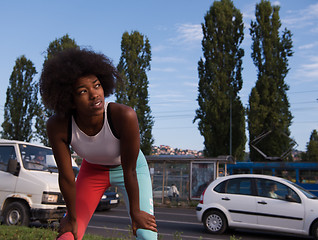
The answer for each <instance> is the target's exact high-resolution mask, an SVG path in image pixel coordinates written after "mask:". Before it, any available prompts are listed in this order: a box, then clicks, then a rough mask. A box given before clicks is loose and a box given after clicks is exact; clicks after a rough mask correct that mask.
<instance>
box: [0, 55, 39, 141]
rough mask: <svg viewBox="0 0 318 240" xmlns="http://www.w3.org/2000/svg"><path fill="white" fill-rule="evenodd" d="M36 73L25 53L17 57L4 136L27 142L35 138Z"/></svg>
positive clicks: (11, 80) (3, 126) (11, 78)
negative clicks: (33, 121) (34, 80)
mask: <svg viewBox="0 0 318 240" xmlns="http://www.w3.org/2000/svg"><path fill="white" fill-rule="evenodd" d="M36 73H37V72H36V69H35V67H34V65H33V63H32V62H31V61H30V60H28V59H27V58H26V57H25V56H24V55H22V56H21V57H19V58H17V60H16V62H15V66H14V67H13V71H12V73H11V76H10V80H9V86H8V88H7V92H6V103H5V106H4V122H3V123H2V125H1V126H2V129H3V130H2V132H1V135H2V138H5V139H11V140H20V141H27V142H29V141H31V139H32V138H33V135H34V134H33V131H32V120H33V118H34V116H35V114H36V111H37V108H38V105H37V104H38V103H37V100H38V98H37V95H38V87H37V84H36V83H34V82H33V78H34V75H35V74H36Z"/></svg>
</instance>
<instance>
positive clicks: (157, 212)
mask: <svg viewBox="0 0 318 240" xmlns="http://www.w3.org/2000/svg"><path fill="white" fill-rule="evenodd" d="M116 211H120V212H127V210H126V209H120V208H117V209H116ZM156 214H166V215H174V216H175V215H180V216H189V217H193V216H196V213H195V210H194V211H193V214H188V213H169V212H160V211H158V210H156V209H155V215H156Z"/></svg>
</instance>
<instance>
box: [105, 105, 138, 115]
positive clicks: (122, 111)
mask: <svg viewBox="0 0 318 240" xmlns="http://www.w3.org/2000/svg"><path fill="white" fill-rule="evenodd" d="M108 106H109V108H110V110H111V112H112V116H113V117H114V118H121V119H122V118H125V119H126V118H131V117H135V116H136V112H135V111H134V109H132V108H131V107H129V106H127V105H124V104H121V103H114V102H110V103H109V104H108Z"/></svg>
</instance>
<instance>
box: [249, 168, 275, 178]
mask: <svg viewBox="0 0 318 240" xmlns="http://www.w3.org/2000/svg"><path fill="white" fill-rule="evenodd" d="M253 173H254V174H264V175H270V176H271V175H273V172H272V170H271V169H254V170H253Z"/></svg>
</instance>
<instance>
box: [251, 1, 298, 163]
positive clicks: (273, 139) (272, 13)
mask: <svg viewBox="0 0 318 240" xmlns="http://www.w3.org/2000/svg"><path fill="white" fill-rule="evenodd" d="M279 9H280V7H279V6H271V3H270V2H269V1H264V0H262V1H261V2H260V3H259V4H257V5H256V11H255V15H256V20H255V21H251V28H250V34H251V36H252V41H253V43H252V54H251V56H252V59H253V62H254V64H255V66H256V67H257V70H258V74H257V81H256V85H255V87H253V89H252V90H251V94H250V96H249V106H248V108H247V116H248V129H249V139H250V142H249V144H250V158H251V160H252V161H263V160H264V158H263V157H262V156H261V154H259V152H257V150H255V149H254V148H253V146H252V143H253V141H254V140H255V139H256V138H257V137H258V136H260V135H261V134H267V133H270V134H268V135H267V136H266V137H264V138H263V139H262V140H261V141H260V142H259V143H258V145H257V146H256V145H255V144H253V145H254V146H255V147H257V148H258V149H259V150H261V151H262V152H263V153H264V154H265V155H267V156H268V157H269V156H270V157H280V156H282V154H283V153H284V152H286V151H287V150H288V149H290V148H291V147H292V144H293V143H292V141H291V139H290V138H289V135H290V130H289V127H290V125H291V121H292V118H293V117H292V114H291V112H290V111H289V107H290V104H289V101H288V98H287V94H286V92H287V90H288V89H289V86H288V85H287V84H286V83H285V77H286V75H287V73H288V71H289V68H288V57H291V56H292V55H293V52H292V34H291V32H290V31H289V30H287V29H284V31H283V33H282V36H281V37H280V36H279V29H280V27H281V22H280V18H279Z"/></svg>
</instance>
